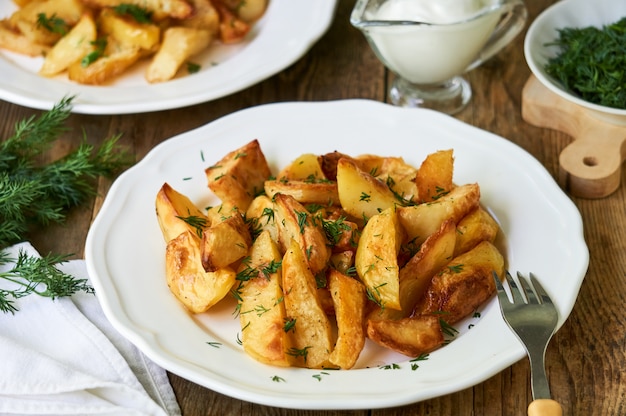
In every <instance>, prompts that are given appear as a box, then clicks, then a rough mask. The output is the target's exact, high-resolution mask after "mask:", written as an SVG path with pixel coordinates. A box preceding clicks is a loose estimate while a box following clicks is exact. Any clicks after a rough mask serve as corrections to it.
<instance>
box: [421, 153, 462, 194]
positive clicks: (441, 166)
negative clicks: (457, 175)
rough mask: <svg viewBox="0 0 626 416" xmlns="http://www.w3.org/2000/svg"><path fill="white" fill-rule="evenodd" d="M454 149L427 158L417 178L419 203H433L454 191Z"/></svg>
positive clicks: (432, 154)
mask: <svg viewBox="0 0 626 416" xmlns="http://www.w3.org/2000/svg"><path fill="white" fill-rule="evenodd" d="M453 175H454V156H453V152H452V149H450V150H439V151H437V152H434V153H431V154H429V155H428V156H426V159H424V161H423V162H422V164H421V165H420V167H419V169H418V170H417V174H416V176H415V183H416V185H417V189H418V191H417V192H418V195H419V196H418V201H419V202H432V201H436V200H437V199H439V198H441V197H442V196H443V195H445V194H447V193H448V192H450V191H451V190H452V188H453V187H454V184H453V182H452V177H453Z"/></svg>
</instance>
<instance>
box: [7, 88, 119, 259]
mask: <svg viewBox="0 0 626 416" xmlns="http://www.w3.org/2000/svg"><path fill="white" fill-rule="evenodd" d="M72 99H73V98H72V97H69V98H64V99H63V100H61V101H60V102H59V103H57V104H56V105H55V106H54V107H53V108H52V109H51V110H50V111H48V112H45V113H43V114H42V115H40V116H39V117H34V116H33V117H30V118H28V119H26V120H23V121H20V122H18V123H16V125H15V132H14V134H13V135H12V136H11V137H9V138H8V139H7V140H5V141H1V142H0V224H2V227H1V228H0V249H2V248H3V247H7V246H8V245H10V244H13V243H16V242H19V241H23V240H24V239H25V236H26V234H27V233H28V230H29V229H30V227H34V226H45V225H48V224H49V223H51V222H55V223H62V222H63V221H64V220H65V218H66V215H67V211H68V210H69V209H70V208H72V207H74V206H77V205H79V204H81V203H82V202H84V201H86V200H87V199H88V198H89V197H91V196H93V195H94V194H95V189H94V188H95V186H94V184H93V181H94V179H95V178H97V177H98V176H105V177H112V176H113V175H114V174H115V173H117V172H118V171H119V170H121V169H122V168H123V167H125V166H127V165H129V164H130V163H131V160H130V159H129V156H128V155H127V154H126V152H123V151H120V149H118V148H117V146H116V144H117V141H118V140H119V138H120V136H119V135H118V136H114V137H111V138H108V139H106V140H104V142H103V143H102V144H101V145H100V146H99V147H98V148H96V147H95V146H93V145H90V144H88V143H87V142H86V140H83V142H82V143H81V144H80V145H79V146H78V148H76V149H75V150H73V151H72V152H70V153H69V154H67V155H66V156H65V157H63V158H61V159H58V160H55V161H53V162H50V163H46V164H40V163H37V159H38V156H40V155H41V154H43V153H44V152H46V151H47V150H49V149H50V147H51V145H52V144H53V143H54V141H55V140H57V138H58V137H59V135H60V134H61V133H64V132H66V131H67V130H68V129H67V128H66V127H65V121H66V120H67V118H68V117H69V115H70V113H71V102H72Z"/></svg>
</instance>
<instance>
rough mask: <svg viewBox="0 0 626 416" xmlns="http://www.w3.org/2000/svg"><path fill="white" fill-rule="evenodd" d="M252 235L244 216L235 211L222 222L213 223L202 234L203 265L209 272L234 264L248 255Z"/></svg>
mask: <svg viewBox="0 0 626 416" xmlns="http://www.w3.org/2000/svg"><path fill="white" fill-rule="evenodd" d="M250 246H252V237H251V236H250V231H249V230H248V226H247V225H246V223H245V222H244V220H243V217H242V216H241V214H239V213H238V212H235V213H233V215H231V216H230V217H228V218H225V219H224V220H223V221H221V222H217V223H212V224H211V226H210V227H208V228H206V229H205V230H204V233H203V234H202V267H204V270H205V271H207V272H214V271H216V270H218V269H222V268H224V267H227V266H230V265H232V264H233V263H234V262H236V261H237V260H241V259H242V258H244V257H245V256H247V255H248V251H249V249H250Z"/></svg>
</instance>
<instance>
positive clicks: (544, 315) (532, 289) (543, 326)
mask: <svg viewBox="0 0 626 416" xmlns="http://www.w3.org/2000/svg"><path fill="white" fill-rule="evenodd" d="M517 278H518V281H519V286H520V287H519V288H518V286H517V284H516V283H515V280H514V279H513V277H512V276H511V274H510V273H509V272H508V271H507V272H506V280H507V283H508V285H509V288H510V291H511V297H512V299H513V301H512V302H511V301H510V300H509V297H508V295H507V293H506V291H505V289H504V287H503V285H502V282H501V280H500V278H499V277H498V275H497V273H496V272H493V279H494V280H495V283H496V290H497V293H498V300H499V303H500V310H501V311H502V316H503V317H504V321H505V322H506V323H507V325H508V326H509V327H510V328H511V330H512V331H513V332H514V333H515V335H516V336H517V338H518V339H519V340H520V341H521V342H522V344H523V345H524V348H525V349H526V352H527V353H528V359H529V361H530V375H531V388H532V394H533V401H532V402H531V403H530V405H529V406H528V415H529V416H539V415H546V416H552V415H559V416H560V415H562V413H563V411H562V409H561V405H560V404H559V403H558V402H557V401H555V400H552V399H551V397H550V386H549V384H548V377H547V376H546V367H545V354H546V348H547V346H548V343H549V342H550V338H552V335H553V334H554V332H555V330H556V325H557V322H558V313H557V310H556V308H555V307H554V303H552V299H550V296H548V294H547V293H546V291H545V290H544V289H543V287H542V286H541V284H540V283H539V281H538V280H537V278H536V277H535V276H534V275H533V274H532V273H530V281H528V280H526V279H524V277H523V276H522V275H521V273H520V272H517Z"/></svg>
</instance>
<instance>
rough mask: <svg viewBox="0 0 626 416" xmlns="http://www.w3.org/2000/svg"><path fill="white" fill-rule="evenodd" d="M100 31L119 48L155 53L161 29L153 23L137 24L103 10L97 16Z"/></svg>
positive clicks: (108, 10) (159, 40)
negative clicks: (110, 38)
mask: <svg viewBox="0 0 626 416" xmlns="http://www.w3.org/2000/svg"><path fill="white" fill-rule="evenodd" d="M98 25H99V28H100V31H101V32H102V33H105V34H107V35H109V36H111V37H113V38H114V39H115V40H116V41H117V43H118V44H119V45H121V46H125V47H129V48H137V49H142V50H144V51H151V52H153V51H156V50H157V49H158V47H159V44H160V42H161V28H160V27H159V26H157V25H156V24H153V23H139V22H137V21H136V20H134V19H129V18H126V17H123V16H120V15H119V14H117V13H115V12H114V11H113V10H112V9H103V10H102V11H101V12H100V15H99V16H98Z"/></svg>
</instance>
